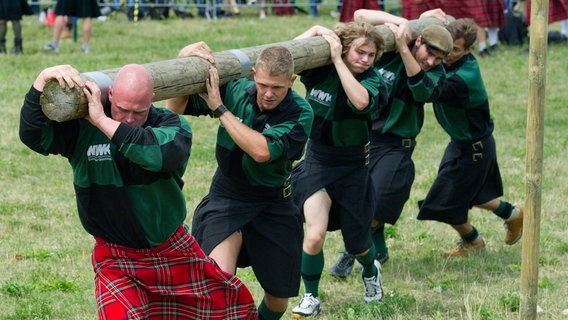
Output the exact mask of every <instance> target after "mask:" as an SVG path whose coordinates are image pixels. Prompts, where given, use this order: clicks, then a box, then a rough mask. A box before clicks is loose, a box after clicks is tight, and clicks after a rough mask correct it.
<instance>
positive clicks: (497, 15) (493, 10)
mask: <svg viewBox="0 0 568 320" xmlns="http://www.w3.org/2000/svg"><path fill="white" fill-rule="evenodd" d="M482 3H483V5H484V7H485V13H486V14H487V18H488V19H489V25H488V27H492V28H499V27H502V26H504V25H505V1H503V0H482Z"/></svg>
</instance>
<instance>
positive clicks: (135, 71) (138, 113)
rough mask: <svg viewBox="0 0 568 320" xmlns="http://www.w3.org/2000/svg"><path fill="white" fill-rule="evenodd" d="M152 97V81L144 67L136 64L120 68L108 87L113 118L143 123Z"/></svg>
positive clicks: (135, 123)
mask: <svg viewBox="0 0 568 320" xmlns="http://www.w3.org/2000/svg"><path fill="white" fill-rule="evenodd" d="M153 99H154V81H153V80H152V76H151V75H150V73H149V72H148V70H146V68H144V67H143V66H141V65H138V64H127V65H125V66H124V67H122V68H120V70H119V71H118V73H117V74H116V77H115V79H114V83H113V85H112V86H111V87H110V89H109V100H110V101H111V115H112V118H113V119H114V120H116V121H120V122H124V123H127V124H130V125H138V126H141V125H143V124H144V123H145V122H146V119H147V117H148V112H149V110H150V106H151V104H152V100H153Z"/></svg>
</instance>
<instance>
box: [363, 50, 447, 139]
mask: <svg viewBox="0 0 568 320" xmlns="http://www.w3.org/2000/svg"><path fill="white" fill-rule="evenodd" d="M375 65H376V66H377V68H378V69H379V73H380V74H381V75H382V76H383V80H384V82H385V84H386V87H387V91H388V96H389V99H388V103H387V104H386V106H385V107H384V108H383V109H381V110H380V111H379V116H378V117H377V118H376V119H375V120H374V122H373V134H374V135H375V134H376V135H386V136H393V137H400V138H415V137H416V136H417V135H418V133H420V130H421V129H422V125H423V124H424V103H425V102H433V101H435V100H437V99H438V98H439V97H440V89H441V88H440V85H441V84H443V81H444V80H445V71H444V68H443V67H442V65H441V64H440V65H437V66H436V67H434V68H432V69H430V70H428V71H427V72H425V71H423V70H421V71H420V72H419V73H418V74H416V75H414V76H412V77H408V76H407V75H406V69H405V67H404V63H403V61H402V58H401V57H400V54H399V53H398V52H387V53H385V54H383V55H382V56H381V58H380V59H379V61H378V62H377V63H376V64H375Z"/></svg>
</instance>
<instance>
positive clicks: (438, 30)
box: [421, 24, 454, 54]
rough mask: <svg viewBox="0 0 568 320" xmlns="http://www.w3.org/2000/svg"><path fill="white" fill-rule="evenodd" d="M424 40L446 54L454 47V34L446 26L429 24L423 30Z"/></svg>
mask: <svg viewBox="0 0 568 320" xmlns="http://www.w3.org/2000/svg"><path fill="white" fill-rule="evenodd" d="M421 36H422V40H423V41H424V42H426V44H427V45H429V46H431V47H434V48H436V49H438V50H440V51H442V52H444V53H446V54H448V53H450V51H452V48H453V47H454V40H453V39H452V35H451V34H450V32H449V31H448V30H446V28H444V27H442V26H439V25H435V24H432V25H429V26H427V27H426V28H424V30H422V34H421Z"/></svg>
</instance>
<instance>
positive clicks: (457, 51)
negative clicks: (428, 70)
mask: <svg viewBox="0 0 568 320" xmlns="http://www.w3.org/2000/svg"><path fill="white" fill-rule="evenodd" d="M464 43H465V40H464V39H463V38H460V39H457V40H455V41H454V48H453V49H452V51H451V52H450V53H449V54H448V55H447V56H446V57H445V58H444V64H445V65H447V66H451V65H452V64H454V63H455V62H456V61H458V60H459V59H461V58H462V57H463V56H465V55H466V54H468V53H470V52H471V46H470V47H469V48H465V45H464Z"/></svg>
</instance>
